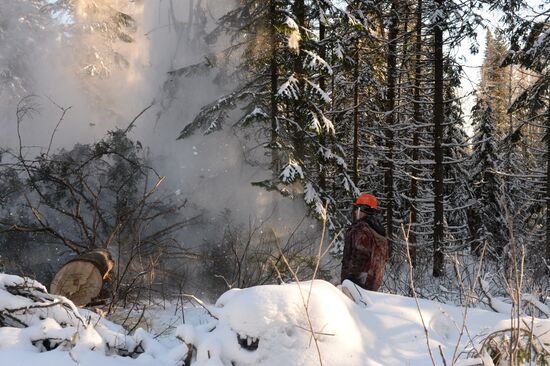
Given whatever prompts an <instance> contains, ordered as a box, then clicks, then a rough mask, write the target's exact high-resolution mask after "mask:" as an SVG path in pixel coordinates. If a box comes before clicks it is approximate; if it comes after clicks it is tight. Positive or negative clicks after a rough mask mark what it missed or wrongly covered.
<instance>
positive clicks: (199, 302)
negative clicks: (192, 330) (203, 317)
mask: <svg viewBox="0 0 550 366" xmlns="http://www.w3.org/2000/svg"><path fill="white" fill-rule="evenodd" d="M182 296H184V297H188V298H190V299H191V300H195V301H196V303H197V304H199V305H200V306H201V307H202V308H203V309H204V310H206V312H207V313H208V315H210V316H211V317H212V318H214V319H216V320H219V319H218V318H217V317H216V316H215V315H214V314H212V312H211V311H210V310H209V309H208V307H207V306H206V304H205V303H204V302H203V301H202V300H201V299H199V298H197V297H196V296H195V295H190V294H182Z"/></svg>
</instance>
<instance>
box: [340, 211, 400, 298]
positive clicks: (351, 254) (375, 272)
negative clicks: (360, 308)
mask: <svg viewBox="0 0 550 366" xmlns="http://www.w3.org/2000/svg"><path fill="white" fill-rule="evenodd" d="M374 228H376V229H377V230H375V229H374ZM344 241H345V243H344V256H343V258H342V276H341V279H342V281H344V280H346V279H347V280H350V281H352V282H354V283H355V284H357V285H358V286H361V287H362V288H364V289H367V290H372V291H377V290H378V289H379V288H380V285H381V284H382V279H383V278H384V268H385V266H386V262H387V261H388V253H389V246H388V240H387V238H386V237H385V235H384V230H383V228H382V227H381V225H379V224H377V223H376V222H375V221H373V220H372V219H371V218H370V217H369V216H367V217H364V218H362V219H360V220H358V221H356V222H354V223H353V224H352V225H351V227H350V228H349V229H348V230H347V231H346V234H345V238H344Z"/></svg>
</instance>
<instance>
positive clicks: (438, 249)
mask: <svg viewBox="0 0 550 366" xmlns="http://www.w3.org/2000/svg"><path fill="white" fill-rule="evenodd" d="M436 3H437V7H438V9H441V8H442V7H443V0H437V1H436ZM442 23H443V19H437V24H436V25H435V27H434V78H435V80H434V109H433V124H434V160H435V161H434V208H435V214H434V238H433V240H434V241H433V275H434V277H439V276H441V275H443V269H444V256H443V239H444V238H443V224H444V212H443V199H444V197H443V178H444V175H443V173H444V171H443V147H442V141H443V124H444V118H445V115H444V105H443V24H442Z"/></svg>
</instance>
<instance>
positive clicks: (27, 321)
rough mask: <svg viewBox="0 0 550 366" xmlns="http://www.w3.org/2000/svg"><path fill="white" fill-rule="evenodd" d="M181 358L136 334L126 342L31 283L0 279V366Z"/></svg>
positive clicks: (120, 332) (110, 327)
mask: <svg viewBox="0 0 550 366" xmlns="http://www.w3.org/2000/svg"><path fill="white" fill-rule="evenodd" d="M181 352H182V350H181V349H174V350H172V352H168V350H167V349H165V348H164V347H163V346H162V345H160V344H159V343H158V342H157V341H155V340H154V339H153V338H152V337H151V336H150V335H149V334H147V333H146V332H145V331H143V330H141V329H138V331H136V333H135V334H134V335H132V336H130V335H128V334H126V332H125V331H124V329H123V328H122V327H120V326H117V325H115V324H113V323H111V322H109V321H107V320H105V319H102V318H101V317H100V316H99V315H97V314H95V313H92V312H89V311H86V310H82V309H78V308H77V307H75V305H74V304H73V303H72V302H71V301H69V300H68V299H66V298H64V297H62V296H55V295H51V294H48V293H47V291H46V288H45V287H44V286H42V285H41V284H40V283H38V282H36V281H33V280H30V279H28V278H21V277H18V276H11V275H6V274H1V273H0V360H1V361H0V364H2V365H9V366H16V365H22V366H23V365H25V366H29V365H42V366H49V365H74V364H75V363H77V364H80V365H98V364H101V365H102V366H108V365H122V364H125V363H126V362H131V361H133V362H131V363H132V364H140V365H152V364H157V365H159V362H158V361H160V362H161V363H160V365H163V364H165V365H175V364H176V361H177V360H179V359H180V358H181V357H180V356H181V355H180V353H181ZM134 358H135V359H134ZM155 359H158V361H157V360H155Z"/></svg>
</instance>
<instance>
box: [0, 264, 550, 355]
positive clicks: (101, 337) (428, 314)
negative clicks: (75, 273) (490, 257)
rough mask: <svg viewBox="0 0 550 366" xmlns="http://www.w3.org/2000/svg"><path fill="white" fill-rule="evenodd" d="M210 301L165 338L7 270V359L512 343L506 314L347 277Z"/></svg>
mask: <svg viewBox="0 0 550 366" xmlns="http://www.w3.org/2000/svg"><path fill="white" fill-rule="evenodd" d="M341 290H343V291H341ZM344 293H345V294H344ZM352 299H353V300H352ZM206 308H207V310H206V311H204V312H198V311H197V309H191V308H190V309H187V311H186V312H185V319H186V322H187V323H186V324H184V325H181V326H179V327H178V328H177V330H176V332H175V334H171V335H169V336H167V337H165V338H164V339H161V340H157V339H155V337H153V336H152V335H151V334H149V333H147V332H146V331H144V330H143V329H138V330H137V331H136V332H135V333H134V334H132V335H130V334H128V333H127V332H126V331H125V330H124V329H123V328H122V327H120V326H117V325H116V324H113V323H111V322H109V321H107V320H105V319H103V318H101V317H100V316H99V315H97V314H95V313H93V312H90V311H88V310H84V309H78V308H76V307H75V306H74V304H72V303H71V302H70V301H69V300H67V299H65V298H63V297H60V296H54V295H50V294H48V293H47V291H46V289H45V288H44V286H42V285H41V284H40V283H38V282H36V281H33V280H30V279H24V278H21V277H17V276H10V275H5V274H0V359H1V360H2V364H3V365H10V366H11V365H38V364H39V365H43V366H50V365H73V364H74V363H78V364H80V365H98V364H101V365H102V366H107V365H126V364H128V365H155V366H168V365H170V366H176V365H178V366H181V365H194V366H230V365H235V366H244V365H258V366H275V365H320V364H322V365H336V366H359V365H432V364H433V362H432V358H433V360H434V362H435V363H436V364H443V363H444V361H443V359H444V360H445V362H446V364H454V365H462V366H465V365H494V363H493V360H496V358H495V352H497V351H498V350H499V348H498V344H500V345H503V346H506V345H507V344H509V343H506V342H507V333H506V332H507V330H508V329H509V328H510V319H509V318H508V316H507V315H504V314H498V313H494V312H488V311H485V310H479V309H466V308H460V307H455V306H450V305H445V304H441V303H437V302H432V301H426V300H418V306H417V302H416V301H415V299H412V298H406V297H401V296H395V295H388V294H382V293H374V292H369V291H364V290H362V289H358V288H356V287H355V286H354V285H353V284H352V283H351V282H348V281H346V282H344V284H343V286H342V288H337V287H334V286H333V285H331V284H329V283H328V282H325V281H319V280H316V281H310V282H302V283H291V284H284V285H266V286H258V287H252V288H247V289H232V290H230V291H228V292H226V293H225V294H224V295H222V296H221V297H220V298H219V299H218V301H217V302H216V304H215V305H213V306H206ZM160 312H161V310H160V309H158V310H155V313H157V314H158V313H160ZM171 316H172V317H173V316H174V315H171ZM521 320H522V321H521V322H520V323H521V324H522V325H521V326H520V328H521V332H520V333H522V334H524V335H525V336H524V337H522V338H521V339H520V342H519V343H520V344H521V345H522V346H523V347H525V349H529V347H532V348H531V351H530V352H531V354H529V353H526V355H527V356H525V357H526V358H525V357H524V360H525V364H529V357H530V356H529V355H539V356H540V355H543V354H545V355H546V357H548V352H547V350H548V349H550V321H549V320H542V319H535V318H526V319H521ZM175 338H177V339H179V340H180V341H181V343H175ZM527 339H530V340H531V343H526V340H527ZM490 342H493V343H490ZM494 342H497V343H496V344H497V347H496V348H495V347H494V344H495V343H494ZM498 342H500V343H498ZM428 350H430V352H429V351H428ZM500 351H502V352H505V347H504V348H502V349H501V350H500ZM503 355H504V354H502V355H501V359H502V356H503ZM504 356H505V355H504ZM531 359H532V360H535V358H533V357H531ZM540 360H542V358H539V359H538V360H535V361H536V363H535V364H538V361H540Z"/></svg>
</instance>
